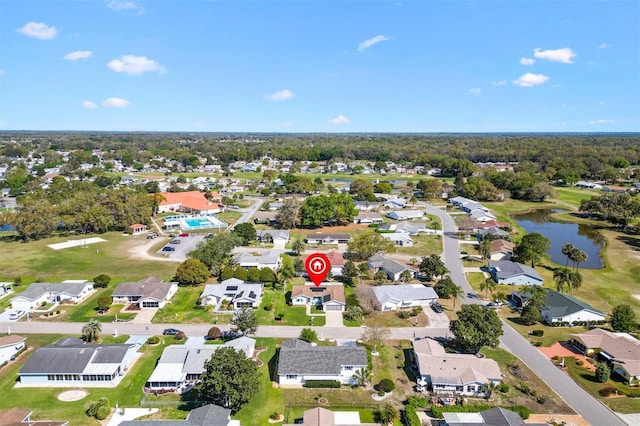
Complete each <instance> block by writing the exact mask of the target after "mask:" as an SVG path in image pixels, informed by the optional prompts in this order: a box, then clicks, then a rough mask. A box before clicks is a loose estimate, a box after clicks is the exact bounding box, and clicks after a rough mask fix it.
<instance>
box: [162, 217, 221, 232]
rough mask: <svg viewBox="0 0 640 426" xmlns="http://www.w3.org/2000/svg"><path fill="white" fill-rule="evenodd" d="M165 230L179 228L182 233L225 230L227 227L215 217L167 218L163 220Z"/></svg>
mask: <svg viewBox="0 0 640 426" xmlns="http://www.w3.org/2000/svg"><path fill="white" fill-rule="evenodd" d="M164 224H165V228H166V229H175V228H180V229H182V230H183V231H195V230H197V229H211V228H226V227H227V226H228V225H227V223H226V222H224V221H223V220H220V219H219V218H218V217H217V216H215V215H212V214H209V215H206V216H186V215H180V216H168V217H165V218H164Z"/></svg>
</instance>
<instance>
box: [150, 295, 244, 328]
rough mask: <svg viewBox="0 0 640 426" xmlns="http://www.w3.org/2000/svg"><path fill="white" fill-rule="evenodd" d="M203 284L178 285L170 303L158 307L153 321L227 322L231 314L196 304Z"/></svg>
mask: <svg viewBox="0 0 640 426" xmlns="http://www.w3.org/2000/svg"><path fill="white" fill-rule="evenodd" d="M203 287H204V286H195V287H180V288H179V289H178V292H177V293H176V294H175V295H174V296H173V298H172V299H171V302H170V303H167V304H166V305H165V306H164V307H163V308H162V309H159V310H158V312H157V313H156V315H155V316H154V317H153V321H152V322H154V323H173V324H183V323H184V324H214V323H215V324H228V323H229V321H230V320H231V314H216V313H214V312H213V310H212V309H213V307H211V306H198V305H196V301H197V300H198V298H199V297H200V294H201V293H202V290H203Z"/></svg>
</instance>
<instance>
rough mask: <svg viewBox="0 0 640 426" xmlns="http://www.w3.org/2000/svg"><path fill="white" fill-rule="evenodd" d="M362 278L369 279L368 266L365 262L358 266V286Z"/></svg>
mask: <svg viewBox="0 0 640 426" xmlns="http://www.w3.org/2000/svg"><path fill="white" fill-rule="evenodd" d="M362 277H367V278H368V277H369V264H368V263H367V262H363V263H361V264H359V265H358V279H359V280H360V284H362Z"/></svg>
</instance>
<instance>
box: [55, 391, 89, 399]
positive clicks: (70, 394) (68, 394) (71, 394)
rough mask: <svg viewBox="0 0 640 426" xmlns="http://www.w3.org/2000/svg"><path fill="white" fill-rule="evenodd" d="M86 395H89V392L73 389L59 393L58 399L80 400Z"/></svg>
mask: <svg viewBox="0 0 640 426" xmlns="http://www.w3.org/2000/svg"><path fill="white" fill-rule="evenodd" d="M87 395H89V393H88V392H87V391H86V390H83V389H73V390H68V391H65V392H62V393H61V394H60V395H58V400H59V401H64V402H73V401H80V400H81V399H83V398H84V397H86V396H87Z"/></svg>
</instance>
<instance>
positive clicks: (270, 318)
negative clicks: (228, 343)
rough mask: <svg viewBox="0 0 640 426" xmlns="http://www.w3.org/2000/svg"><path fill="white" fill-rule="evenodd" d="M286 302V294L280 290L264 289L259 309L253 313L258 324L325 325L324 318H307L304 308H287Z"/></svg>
mask: <svg viewBox="0 0 640 426" xmlns="http://www.w3.org/2000/svg"><path fill="white" fill-rule="evenodd" d="M286 300H287V297H286V293H283V292H282V290H273V289H271V288H265V289H264V295H263V297H262V303H261V304H260V308H258V309H257V310H256V311H255V312H256V316H257V317H258V323H260V324H262V325H302V326H308V325H314V326H323V325H324V324H325V317H324V316H313V317H310V316H307V311H306V307H304V306H288V305H287V302H286ZM278 318H279V319H278ZM312 318H313V320H312ZM311 321H313V323H311Z"/></svg>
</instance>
